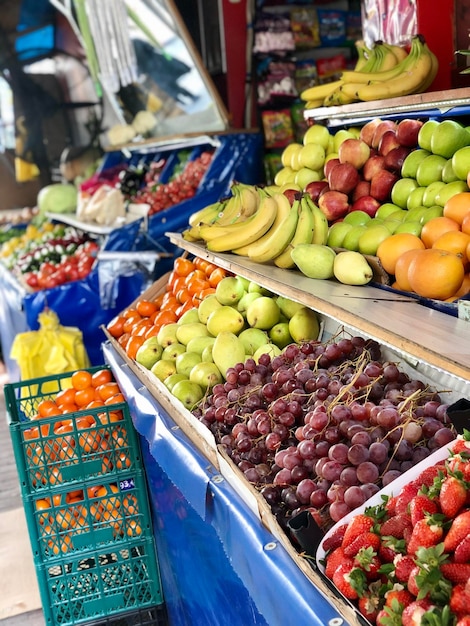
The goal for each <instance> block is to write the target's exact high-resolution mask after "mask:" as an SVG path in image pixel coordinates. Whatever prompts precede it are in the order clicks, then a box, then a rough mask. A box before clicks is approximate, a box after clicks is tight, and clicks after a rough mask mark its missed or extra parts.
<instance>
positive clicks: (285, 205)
mask: <svg viewBox="0 0 470 626" xmlns="http://www.w3.org/2000/svg"><path fill="white" fill-rule="evenodd" d="M272 197H273V199H274V200H275V201H276V204H277V212H276V217H275V219H274V222H273V223H272V224H271V227H270V229H269V230H268V231H266V232H265V233H264V235H262V236H261V237H260V238H259V239H257V240H256V241H255V242H254V243H250V244H248V245H246V246H242V247H241V248H232V252H233V253H234V254H238V255H239V256H248V251H249V249H250V247H251V246H253V245H255V244H256V245H263V242H264V240H266V239H268V238H269V237H270V236H271V231H273V230H275V229H277V228H279V226H280V224H281V223H282V222H283V221H284V219H285V218H286V217H287V216H288V215H289V212H290V208H291V205H290V202H289V200H288V198H287V196H285V195H284V194H283V193H282V192H275V193H273V194H272Z"/></svg>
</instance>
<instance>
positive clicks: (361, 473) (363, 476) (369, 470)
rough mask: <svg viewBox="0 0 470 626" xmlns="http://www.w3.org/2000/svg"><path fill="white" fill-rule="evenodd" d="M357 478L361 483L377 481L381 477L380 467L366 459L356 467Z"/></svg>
mask: <svg viewBox="0 0 470 626" xmlns="http://www.w3.org/2000/svg"><path fill="white" fill-rule="evenodd" d="M356 471H357V478H358V480H359V482H361V483H375V481H376V480H378V478H379V468H378V467H377V465H375V464H374V463H371V462H370V461H364V463H361V464H360V465H358V466H357V468H356Z"/></svg>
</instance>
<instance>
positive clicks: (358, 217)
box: [343, 211, 371, 226]
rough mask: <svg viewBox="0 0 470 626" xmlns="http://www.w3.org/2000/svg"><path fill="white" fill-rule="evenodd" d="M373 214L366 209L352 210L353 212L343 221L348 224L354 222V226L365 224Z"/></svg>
mask: <svg viewBox="0 0 470 626" xmlns="http://www.w3.org/2000/svg"><path fill="white" fill-rule="evenodd" d="M370 219H371V216H370V215H369V214H368V213H366V212H365V211H351V213H347V214H346V215H345V216H344V218H343V222H346V224H352V225H353V226H363V225H365V224H367V222H369V220H370Z"/></svg>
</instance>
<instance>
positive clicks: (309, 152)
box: [299, 143, 326, 170]
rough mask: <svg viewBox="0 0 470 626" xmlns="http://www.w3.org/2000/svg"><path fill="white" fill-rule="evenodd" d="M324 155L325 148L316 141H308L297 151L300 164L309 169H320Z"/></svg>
mask: <svg viewBox="0 0 470 626" xmlns="http://www.w3.org/2000/svg"><path fill="white" fill-rule="evenodd" d="M325 157H326V152H325V148H323V146H320V145H319V144H317V143H308V144H306V145H305V146H303V148H302V149H301V150H300V152H299V162H300V165H301V166H302V167H308V168H309V169H311V170H319V169H321V168H322V167H323V166H324V164H325Z"/></svg>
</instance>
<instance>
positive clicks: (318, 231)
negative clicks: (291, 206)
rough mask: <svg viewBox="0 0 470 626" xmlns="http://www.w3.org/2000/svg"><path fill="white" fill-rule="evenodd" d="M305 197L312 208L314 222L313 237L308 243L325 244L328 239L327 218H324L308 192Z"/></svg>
mask: <svg viewBox="0 0 470 626" xmlns="http://www.w3.org/2000/svg"><path fill="white" fill-rule="evenodd" d="M306 199H307V202H308V203H309V205H310V208H311V209H312V215H313V223H314V227H313V237H312V241H311V242H310V243H319V244H321V245H325V244H326V242H327V239H328V220H327V219H326V215H325V214H324V213H323V211H322V210H321V209H320V208H319V207H318V206H317V205H316V204H315V202H314V201H313V200H312V198H311V197H310V196H309V195H308V194H307V195H306Z"/></svg>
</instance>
